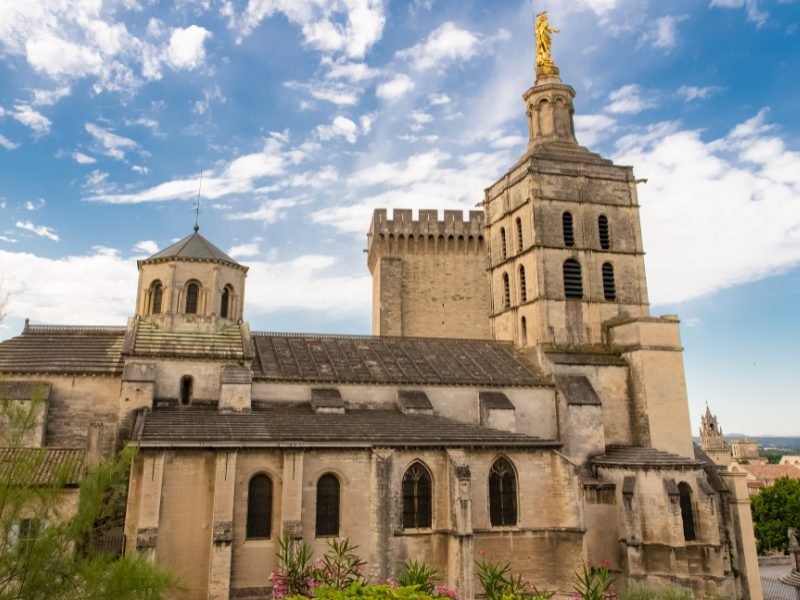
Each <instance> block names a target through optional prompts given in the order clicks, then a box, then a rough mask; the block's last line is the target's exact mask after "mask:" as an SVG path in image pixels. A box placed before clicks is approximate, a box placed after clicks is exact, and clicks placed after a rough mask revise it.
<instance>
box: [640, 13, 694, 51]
mask: <svg viewBox="0 0 800 600" xmlns="http://www.w3.org/2000/svg"><path fill="white" fill-rule="evenodd" d="M688 18H689V17H687V16H686V15H667V16H664V17H658V18H657V19H655V20H654V21H653V22H652V23H651V24H650V25H649V27H648V28H647V30H646V31H645V32H644V33H643V34H642V36H641V38H640V41H641V42H643V43H647V44H650V45H651V46H653V48H663V49H665V50H669V49H671V48H673V47H675V44H676V43H677V41H678V24H679V23H681V22H683V21H685V20H687V19H688Z"/></svg>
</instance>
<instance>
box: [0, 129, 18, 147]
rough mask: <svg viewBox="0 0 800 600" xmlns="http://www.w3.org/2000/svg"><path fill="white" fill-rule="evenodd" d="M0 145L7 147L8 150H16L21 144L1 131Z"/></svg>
mask: <svg viewBox="0 0 800 600" xmlns="http://www.w3.org/2000/svg"><path fill="white" fill-rule="evenodd" d="M0 146H2V147H3V148H5V149H6V150H16V149H17V148H19V144H17V143H15V142H12V141H11V140H10V139H8V138H7V137H6V136H4V135H3V134H2V133H0Z"/></svg>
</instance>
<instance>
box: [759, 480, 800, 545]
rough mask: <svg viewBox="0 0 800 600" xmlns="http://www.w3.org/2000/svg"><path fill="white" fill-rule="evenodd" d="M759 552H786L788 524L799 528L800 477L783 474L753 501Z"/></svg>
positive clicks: (762, 490) (763, 489)
mask: <svg viewBox="0 0 800 600" xmlns="http://www.w3.org/2000/svg"><path fill="white" fill-rule="evenodd" d="M752 506H753V522H754V525H755V533H756V540H757V542H758V553H759V554H764V553H766V552H769V551H770V550H782V551H785V550H786V548H787V546H788V545H789V538H788V536H787V531H788V529H789V527H797V528H799V529H800V480H798V479H790V478H789V477H781V478H780V479H778V480H776V481H775V483H774V484H773V485H772V486H770V487H765V488H762V489H761V491H760V492H759V494H758V496H755V497H754V498H753V500H752Z"/></svg>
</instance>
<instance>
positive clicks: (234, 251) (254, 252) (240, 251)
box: [228, 242, 261, 258]
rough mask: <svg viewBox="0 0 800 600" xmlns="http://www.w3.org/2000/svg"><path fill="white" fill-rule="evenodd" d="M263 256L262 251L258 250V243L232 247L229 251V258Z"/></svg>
mask: <svg viewBox="0 0 800 600" xmlns="http://www.w3.org/2000/svg"><path fill="white" fill-rule="evenodd" d="M259 254H261V250H260V249H259V248H258V244H256V243H252V242H251V243H248V244H239V245H238V246H232V247H231V249H230V250H228V256H230V257H231V258H241V257H243V256H258V255H259Z"/></svg>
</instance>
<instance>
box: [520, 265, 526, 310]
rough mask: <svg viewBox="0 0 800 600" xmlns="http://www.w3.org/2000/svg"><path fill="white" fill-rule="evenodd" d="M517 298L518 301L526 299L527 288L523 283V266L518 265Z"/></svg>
mask: <svg viewBox="0 0 800 600" xmlns="http://www.w3.org/2000/svg"><path fill="white" fill-rule="evenodd" d="M519 300H520V302H527V301H528V290H527V285H526V283H525V267H523V266H522V265H520V266H519Z"/></svg>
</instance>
